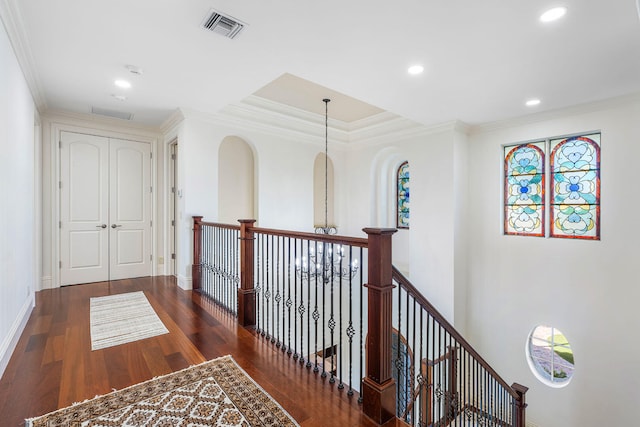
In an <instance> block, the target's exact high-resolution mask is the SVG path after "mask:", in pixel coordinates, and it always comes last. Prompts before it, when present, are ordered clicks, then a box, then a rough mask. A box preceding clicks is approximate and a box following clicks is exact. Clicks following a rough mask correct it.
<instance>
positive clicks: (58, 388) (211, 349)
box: [0, 277, 374, 427]
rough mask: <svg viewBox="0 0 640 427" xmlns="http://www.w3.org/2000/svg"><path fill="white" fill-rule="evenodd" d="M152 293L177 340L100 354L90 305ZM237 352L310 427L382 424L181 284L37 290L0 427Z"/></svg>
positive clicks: (165, 281) (2, 401) (158, 281)
mask: <svg viewBox="0 0 640 427" xmlns="http://www.w3.org/2000/svg"><path fill="white" fill-rule="evenodd" d="M138 290H142V291H144V293H145V295H146V296H147V298H148V299H149V302H150V303H151V305H152V306H153V308H154V309H155V310H156V312H157V313H158V316H159V317H160V319H161V320H162V322H163V323H164V324H165V326H166V327H167V329H168V330H169V334H165V335H161V336H158V337H154V338H148V339H145V340H141V341H137V342H133V343H129V344H123V345H119V346H115V347H110V348H106V349H104V350H96V351H91V342H90V332H89V298H90V297H94V296H103V295H110V294H117V293H124V292H132V291H138ZM227 354H231V355H232V356H233V357H234V359H235V360H236V361H237V362H238V364H239V365H240V366H242V368H243V369H244V370H245V371H246V372H247V373H248V374H249V375H250V376H251V377H252V378H253V379H254V380H255V381H256V382H257V383H258V384H260V385H261V386H262V387H263V388H264V389H265V390H266V391H267V392H268V393H269V394H271V396H273V397H274V398H275V399H276V400H277V401H278V402H279V403H280V404H281V405H282V407H284V409H286V410H287V411H288V412H289V413H290V414H291V415H292V416H293V417H294V418H295V419H296V421H297V422H298V423H299V424H300V425H301V426H305V427H306V426H309V427H310V426H336V427H338V426H340V427H341V426H373V425H374V424H373V423H372V422H371V421H369V420H368V419H367V418H366V416H364V415H363V414H362V411H361V410H360V407H359V405H358V403H357V395H354V396H353V397H347V395H346V389H345V390H338V389H337V387H336V386H337V384H333V385H332V384H329V382H328V381H326V380H323V379H321V378H320V377H319V376H318V375H316V374H314V373H313V372H312V371H310V370H308V369H306V368H304V367H301V366H300V365H299V364H297V363H293V361H292V360H291V359H290V358H289V357H288V356H287V355H286V354H283V353H282V351H280V350H277V349H276V348H275V347H274V346H272V345H271V344H268V343H266V342H265V341H264V340H262V339H257V338H256V337H255V336H254V335H253V334H252V333H251V332H250V331H248V330H246V329H244V328H242V327H240V326H238V325H237V323H236V321H235V318H234V317H233V316H231V315H229V314H227V313H226V312H225V311H223V310H221V309H219V308H217V306H215V305H214V304H212V303H211V302H210V301H209V300H207V299H206V298H203V297H201V296H200V295H199V294H197V293H192V292H190V291H184V290H182V289H180V288H179V287H178V286H176V283H175V279H174V278H173V277H146V278H138V279H128V280H119V281H113V282H101V283H92V284H86V285H76V286H68V287H64V288H60V289H49V290H44V291H41V292H38V293H37V295H36V307H35V308H34V310H33V313H32V314H31V317H30V319H29V322H28V324H27V326H26V328H25V330H24V332H23V334H22V336H21V338H20V341H19V342H18V345H17V347H16V350H15V351H14V353H13V356H12V358H11V361H10V362H9V365H8V366H7V369H6V371H5V373H4V375H3V376H2V379H1V380H0V426H2V427H8V426H22V425H24V419H25V418H29V417H34V416H38V415H42V414H45V413H47V412H50V411H53V410H55V409H58V408H61V407H65V406H68V405H70V404H72V403H74V402H79V401H83V400H85V399H89V398H92V397H94V396H96V395H99V394H105V393H108V392H110V391H111V390H113V389H121V388H123V387H127V386H129V385H132V384H135V383H138V382H141V381H145V380H148V379H150V378H152V377H154V376H158V375H164V374H167V373H170V372H173V371H176V370H180V369H183V368H186V367H188V366H190V365H193V364H197V363H201V362H204V361H205V360H210V359H213V358H216V357H218V356H223V355H227Z"/></svg>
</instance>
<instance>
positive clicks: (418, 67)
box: [407, 65, 424, 76]
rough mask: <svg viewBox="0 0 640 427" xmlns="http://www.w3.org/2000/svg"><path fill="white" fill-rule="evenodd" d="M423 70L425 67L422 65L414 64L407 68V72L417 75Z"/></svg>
mask: <svg viewBox="0 0 640 427" xmlns="http://www.w3.org/2000/svg"><path fill="white" fill-rule="evenodd" d="M423 71H424V67H423V66H422V65H412V66H411V67H409V69H408V70H407V72H408V73H409V74H411V75H414V76H415V75H417V74H422V72H423Z"/></svg>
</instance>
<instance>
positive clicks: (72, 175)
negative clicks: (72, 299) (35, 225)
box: [60, 132, 109, 285]
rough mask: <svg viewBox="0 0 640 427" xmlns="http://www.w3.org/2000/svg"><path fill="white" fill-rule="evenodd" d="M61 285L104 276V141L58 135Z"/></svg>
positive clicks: (106, 156) (106, 181) (106, 271)
mask: <svg viewBox="0 0 640 427" xmlns="http://www.w3.org/2000/svg"><path fill="white" fill-rule="evenodd" d="M60 153H61V154H60V156H61V158H60V169H61V176H60V284H61V285H70V284H74V283H89V282H99V281H104V280H108V278H109V230H108V229H107V224H108V223H109V199H108V196H109V141H108V139H107V138H102V137H98V136H92V135H81V134H75V133H69V132H62V134H61V139H60Z"/></svg>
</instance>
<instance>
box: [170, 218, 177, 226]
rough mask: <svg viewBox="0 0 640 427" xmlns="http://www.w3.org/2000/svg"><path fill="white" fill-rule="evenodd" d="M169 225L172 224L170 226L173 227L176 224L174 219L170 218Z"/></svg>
mask: <svg viewBox="0 0 640 427" xmlns="http://www.w3.org/2000/svg"><path fill="white" fill-rule="evenodd" d="M171 226H172V227H175V226H176V220H175V219H172V220H171Z"/></svg>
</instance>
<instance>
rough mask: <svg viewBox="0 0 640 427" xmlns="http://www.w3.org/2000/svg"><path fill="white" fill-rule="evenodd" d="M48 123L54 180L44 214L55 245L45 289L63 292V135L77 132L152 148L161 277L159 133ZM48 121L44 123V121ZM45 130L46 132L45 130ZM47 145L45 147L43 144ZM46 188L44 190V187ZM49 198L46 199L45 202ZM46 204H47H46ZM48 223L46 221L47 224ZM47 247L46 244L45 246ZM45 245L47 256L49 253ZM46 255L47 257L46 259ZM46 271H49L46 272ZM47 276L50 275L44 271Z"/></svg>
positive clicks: (108, 124)
mask: <svg viewBox="0 0 640 427" xmlns="http://www.w3.org/2000/svg"><path fill="white" fill-rule="evenodd" d="M45 120H46V121H47V122H48V124H49V125H50V127H49V132H43V137H44V138H47V139H48V141H47V142H48V144H47V148H48V150H47V152H44V153H43V164H44V163H46V157H49V161H48V165H49V170H48V171H43V175H44V176H46V175H47V172H49V173H48V176H49V177H50V183H49V191H48V193H49V194H48V195H49V197H50V200H49V204H48V207H46V208H45V203H43V210H45V209H46V211H47V212H46V213H45V215H47V214H48V216H49V218H50V222H49V224H47V225H48V227H47V228H50V231H51V232H50V236H51V243H50V245H49V246H48V248H46V249H48V250H49V256H48V259H49V263H50V265H49V266H50V274H51V276H45V277H42V283H41V289H46V288H59V287H60V268H59V265H60V187H59V182H60V180H61V173H62V171H61V170H60V144H59V141H60V135H61V133H62V132H73V133H80V134H86V135H95V136H102V137H106V138H115V139H123V140H128V141H136V142H143V143H147V144H150V149H151V186H152V187H153V192H152V196H151V218H152V221H153V226H152V229H151V248H150V251H151V255H152V263H151V275H152V276H155V275H157V271H156V270H157V257H156V254H157V252H158V251H157V250H156V246H157V242H158V237H157V234H158V232H157V230H162V229H164V227H163V226H162V225H161V224H159V222H158V209H157V203H158V201H157V199H158V194H159V188H158V166H157V165H158V164H162V163H161V162H159V159H158V158H157V157H158V156H157V152H158V150H157V145H158V140H159V133H158V132H157V131H152V130H150V129H147V128H145V127H142V126H140V125H138V126H135V125H133V124H132V127H125V126H122V125H117V124H114V123H113V122H112V121H111V120H108V121H107V120H104V121H103V120H87V119H86V118H85V117H84V116H83V117H64V116H63V117H54V118H50V117H46V118H45ZM43 121H44V120H43ZM43 129H46V128H45V127H44V126H43ZM43 145H44V144H43ZM43 187H44V186H43ZM44 197H46V195H43V198H44ZM45 201H46V200H45ZM44 221H46V219H45V218H43V222H44ZM43 243H44V242H43ZM46 249H45V247H44V244H43V252H44V251H45V250H46ZM44 258H45V255H44V254H43V259H44ZM43 270H45V269H43ZM43 274H46V271H43Z"/></svg>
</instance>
